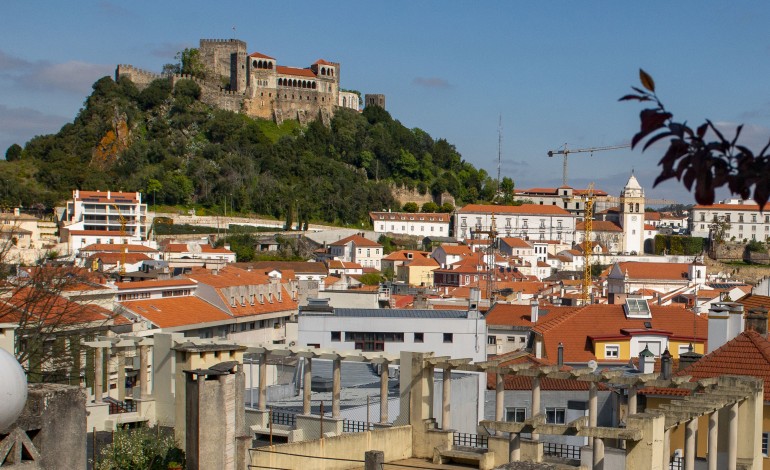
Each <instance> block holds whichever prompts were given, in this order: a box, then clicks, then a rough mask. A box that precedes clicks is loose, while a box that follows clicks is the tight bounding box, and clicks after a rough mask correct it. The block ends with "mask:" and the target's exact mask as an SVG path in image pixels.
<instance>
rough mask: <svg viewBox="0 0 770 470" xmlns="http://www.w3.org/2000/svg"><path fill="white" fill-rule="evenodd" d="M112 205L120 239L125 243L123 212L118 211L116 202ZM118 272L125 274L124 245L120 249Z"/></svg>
mask: <svg viewBox="0 0 770 470" xmlns="http://www.w3.org/2000/svg"><path fill="white" fill-rule="evenodd" d="M112 207H113V208H114V209H115V210H116V211H118V220H120V240H121V241H122V242H123V243H126V241H125V238H126V218H125V217H123V214H122V213H121V212H120V209H119V208H118V206H117V204H112ZM118 272H119V273H120V275H121V276H123V275H124V274H126V247H123V249H122V250H121V251H120V269H119V270H118Z"/></svg>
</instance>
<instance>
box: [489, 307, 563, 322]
mask: <svg viewBox="0 0 770 470" xmlns="http://www.w3.org/2000/svg"><path fill="white" fill-rule="evenodd" d="M575 309H576V307H554V306H540V307H539V313H538V323H542V322H544V321H546V320H548V319H551V318H553V317H554V316H555V315H562V314H565V313H569V312H571V311H573V310H575ZM531 313H532V307H531V306H530V305H512V304H501V303H496V304H495V305H494V306H493V307H492V308H491V309H489V312H487V314H486V315H485V316H484V319H485V320H486V322H487V325H507V326H527V327H529V326H534V324H533V323H532V317H531Z"/></svg>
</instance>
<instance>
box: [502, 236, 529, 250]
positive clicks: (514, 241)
mask: <svg viewBox="0 0 770 470" xmlns="http://www.w3.org/2000/svg"><path fill="white" fill-rule="evenodd" d="M500 241H501V242H503V243H505V244H506V245H508V246H510V247H511V248H532V245H530V244H529V242H527V241H526V240H524V239H522V238H516V237H503V238H500Z"/></svg>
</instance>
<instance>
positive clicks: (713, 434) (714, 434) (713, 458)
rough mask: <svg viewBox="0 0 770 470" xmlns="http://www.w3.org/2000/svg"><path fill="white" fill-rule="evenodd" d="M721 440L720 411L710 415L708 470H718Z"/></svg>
mask: <svg viewBox="0 0 770 470" xmlns="http://www.w3.org/2000/svg"><path fill="white" fill-rule="evenodd" d="M718 439H719V411H714V412H713V413H711V414H709V436H708V470H717V461H718V460H719V457H718V455H717V454H718V443H719V441H718Z"/></svg>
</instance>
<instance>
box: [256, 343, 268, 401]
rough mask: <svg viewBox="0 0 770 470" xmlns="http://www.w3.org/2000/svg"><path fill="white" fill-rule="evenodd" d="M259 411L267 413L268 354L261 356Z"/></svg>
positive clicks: (264, 353)
mask: <svg viewBox="0 0 770 470" xmlns="http://www.w3.org/2000/svg"><path fill="white" fill-rule="evenodd" d="M258 400H259V401H258V402H257V409H258V410H259V411H267V352H263V353H261V354H260V355H259V398H258Z"/></svg>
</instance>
